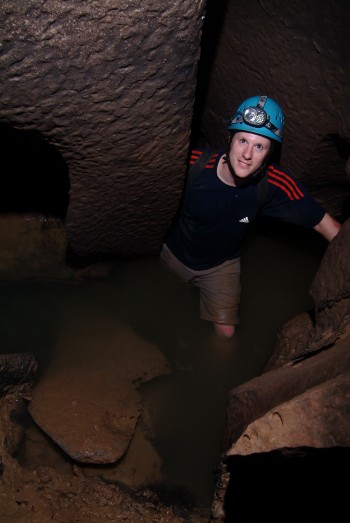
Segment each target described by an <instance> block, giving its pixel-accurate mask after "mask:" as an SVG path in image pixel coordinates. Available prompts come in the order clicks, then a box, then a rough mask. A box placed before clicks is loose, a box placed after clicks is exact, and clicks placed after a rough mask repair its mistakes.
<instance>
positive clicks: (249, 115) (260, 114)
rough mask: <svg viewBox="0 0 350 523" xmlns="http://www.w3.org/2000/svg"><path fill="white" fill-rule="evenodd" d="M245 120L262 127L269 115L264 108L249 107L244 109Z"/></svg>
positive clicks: (249, 123)
mask: <svg viewBox="0 0 350 523" xmlns="http://www.w3.org/2000/svg"><path fill="white" fill-rule="evenodd" d="M243 120H244V121H245V123H247V124H248V125H253V126H255V127H262V126H263V125H265V124H266V122H267V121H268V116H267V114H266V113H265V111H264V110H263V109H259V108H258V107H247V109H245V110H244V111H243Z"/></svg>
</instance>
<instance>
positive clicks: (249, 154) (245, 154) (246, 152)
mask: <svg viewBox="0 0 350 523" xmlns="http://www.w3.org/2000/svg"><path fill="white" fill-rule="evenodd" d="M252 154H253V146H252V145H247V147H246V149H245V150H244V151H243V157H244V158H245V159H246V160H248V159H249V158H251V157H252Z"/></svg>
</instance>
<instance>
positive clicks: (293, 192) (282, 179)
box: [268, 165, 304, 200]
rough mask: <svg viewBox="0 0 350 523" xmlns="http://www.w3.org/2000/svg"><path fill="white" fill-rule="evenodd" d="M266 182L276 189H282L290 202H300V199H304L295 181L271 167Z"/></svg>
mask: <svg viewBox="0 0 350 523" xmlns="http://www.w3.org/2000/svg"><path fill="white" fill-rule="evenodd" d="M268 181H269V183H271V184H272V185H276V187H279V188H280V189H282V191H284V192H285V193H286V194H287V195H288V198H289V199H290V200H300V198H303V197H304V194H303V192H302V191H301V190H300V188H299V187H298V185H297V184H296V182H295V180H293V178H291V177H290V176H289V175H288V174H286V173H285V172H282V171H279V170H278V169H276V168H275V167H273V166H272V165H270V166H269V168H268Z"/></svg>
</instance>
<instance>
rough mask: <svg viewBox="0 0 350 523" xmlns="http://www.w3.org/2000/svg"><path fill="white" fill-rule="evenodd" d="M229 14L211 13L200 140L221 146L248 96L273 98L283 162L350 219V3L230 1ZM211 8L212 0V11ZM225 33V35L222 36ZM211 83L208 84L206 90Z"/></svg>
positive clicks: (343, 0) (323, 200) (331, 209)
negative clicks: (213, 42) (280, 115)
mask: <svg viewBox="0 0 350 523" xmlns="http://www.w3.org/2000/svg"><path fill="white" fill-rule="evenodd" d="M225 4H226V6H225V13H224V16H222V17H221V20H220V21H219V22H218V20H217V19H215V9H216V7H215V6H214V4H212V7H209V8H208V12H207V16H211V17H212V20H213V21H212V23H208V24H207V28H206V30H207V33H208V37H209V38H211V37H212V38H215V39H217V52H216V54H215V55H213V53H212V51H211V49H210V48H208V50H207V54H208V61H209V60H210V61H211V62H210V68H209V67H208V68H207V69H206V68H205V64H203V69H202V73H201V74H202V76H203V86H202V87H201V90H200V96H201V97H202V98H203V103H204V111H203V114H202V117H201V119H200V124H199V128H200V135H201V140H202V141H203V142H204V143H209V144H211V145H213V146H215V147H217V146H220V145H222V144H225V143H226V140H227V132H226V127H227V124H228V122H229V119H230V117H231V116H232V115H233V113H234V110H235V108H236V107H237V106H238V105H239V103H240V102H241V101H243V100H244V99H246V98H248V97H250V96H254V95H256V94H268V95H270V96H272V97H273V98H275V99H276V100H277V101H278V102H279V103H280V105H281V106H282V107H283V109H284V113H285V127H284V145H283V149H282V158H281V160H282V163H283V165H284V166H285V167H287V168H289V169H291V170H292V171H293V172H294V174H295V176H297V177H298V178H300V179H302V181H303V182H304V183H306V184H307V185H308V186H309V187H310V189H312V191H313V193H314V194H315V196H317V198H318V199H319V201H321V203H323V204H324V205H325V206H326V208H327V210H328V211H329V212H331V213H333V214H336V215H337V216H339V217H341V216H344V218H346V217H347V216H349V214H350V201H349V198H350V176H349V173H348V174H346V170H345V164H346V161H347V159H348V157H349V155H350V117H349V111H348V103H349V102H348V98H349V88H350V74H349V63H350V33H349V31H348V28H349V24H350V9H349V4H348V2H347V1H346V0H333V1H332V0H331V1H329V0H319V1H315V0H295V1H293V2H291V1H286V2H281V1H280V0H260V1H259V0H228V1H227V2H226V3H225ZM210 5H211V3H210V2H209V6H210ZM218 29H219V30H220V36H219V37H218V36H217V33H218ZM205 80H206V81H207V84H208V85H205Z"/></svg>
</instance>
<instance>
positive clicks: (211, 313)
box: [160, 244, 241, 325]
mask: <svg viewBox="0 0 350 523" xmlns="http://www.w3.org/2000/svg"><path fill="white" fill-rule="evenodd" d="M160 261H161V262H162V264H163V265H164V266H165V267H166V268H167V269H168V270H170V271H171V272H173V273H175V274H176V275H177V276H179V277H180V278H181V279H182V280H183V281H185V282H190V283H192V284H194V285H195V286H196V287H198V288H199V292H200V302H199V305H200V317H201V318H202V320H207V321H211V322H215V323H221V324H223V325H237V324H238V323H239V318H238V308H239V302H240V296H241V278H240V276H241V262H240V259H239V258H236V259H234V260H228V261H226V262H224V263H222V264H221V265H218V266H217V267H213V268H212V269H206V270H204V271H194V270H192V269H190V268H189V267H186V265H184V264H183V263H182V262H180V260H178V259H177V258H176V257H175V256H174V255H173V253H172V252H171V251H170V249H169V248H168V247H167V246H166V245H165V244H164V245H163V247H162V250H161V253H160Z"/></svg>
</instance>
